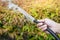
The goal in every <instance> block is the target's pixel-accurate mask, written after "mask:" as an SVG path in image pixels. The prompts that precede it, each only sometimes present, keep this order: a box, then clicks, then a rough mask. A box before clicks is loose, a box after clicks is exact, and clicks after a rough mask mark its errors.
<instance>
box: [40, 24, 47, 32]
mask: <svg viewBox="0 0 60 40" xmlns="http://www.w3.org/2000/svg"><path fill="white" fill-rule="evenodd" d="M39 28H40V29H41V30H42V31H45V30H46V29H47V25H42V26H40V27H39Z"/></svg>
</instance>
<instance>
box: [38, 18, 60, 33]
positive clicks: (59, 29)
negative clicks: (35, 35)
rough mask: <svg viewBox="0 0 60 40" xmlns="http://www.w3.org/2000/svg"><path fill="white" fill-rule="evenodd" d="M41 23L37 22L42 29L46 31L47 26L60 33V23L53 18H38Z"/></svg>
mask: <svg viewBox="0 0 60 40" xmlns="http://www.w3.org/2000/svg"><path fill="white" fill-rule="evenodd" d="M38 21H39V22H40V23H38V24H37V27H38V28H40V29H41V30H42V31H46V29H47V27H49V28H50V29H51V30H53V31H54V32H55V33H60V24H58V23H56V22H54V21H53V20H51V19H48V18H46V19H43V20H38Z"/></svg>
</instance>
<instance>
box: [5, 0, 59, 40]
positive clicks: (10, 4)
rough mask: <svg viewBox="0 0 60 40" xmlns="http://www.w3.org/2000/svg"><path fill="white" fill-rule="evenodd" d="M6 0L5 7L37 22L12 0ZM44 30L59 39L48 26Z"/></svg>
mask: <svg viewBox="0 0 60 40" xmlns="http://www.w3.org/2000/svg"><path fill="white" fill-rule="evenodd" d="M6 1H8V5H7V7H8V8H9V9H12V10H17V11H19V12H20V13H22V14H23V15H24V16H25V17H26V18H27V19H28V20H29V21H31V22H33V23H36V24H38V23H39V22H38V21H37V20H36V19H35V18H34V17H32V16H31V15H29V14H28V13H27V12H26V11H25V10H23V9H22V8H21V7H19V6H18V5H16V4H14V3H12V0H6ZM46 31H48V32H49V33H50V34H51V35H52V36H53V37H54V38H55V39H56V40H60V38H59V37H58V35H57V34H55V33H54V32H53V31H52V30H51V29H50V28H49V27H48V28H47V29H46Z"/></svg>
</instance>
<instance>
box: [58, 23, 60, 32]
mask: <svg viewBox="0 0 60 40" xmlns="http://www.w3.org/2000/svg"><path fill="white" fill-rule="evenodd" d="M57 28H58V31H57V33H60V24H59V23H58V24H57Z"/></svg>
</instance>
